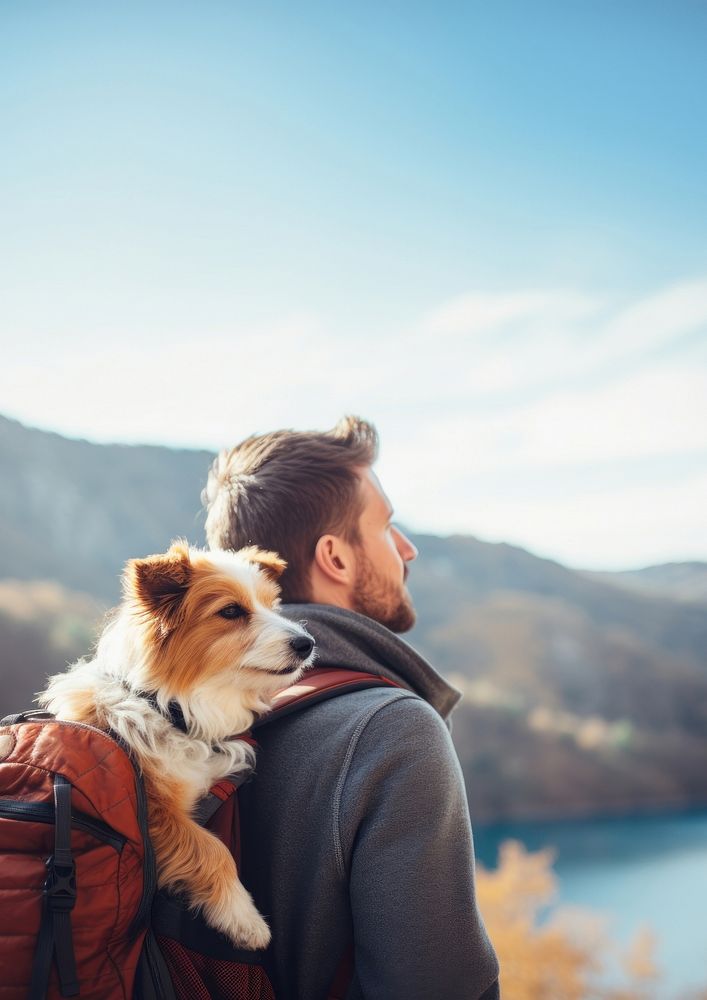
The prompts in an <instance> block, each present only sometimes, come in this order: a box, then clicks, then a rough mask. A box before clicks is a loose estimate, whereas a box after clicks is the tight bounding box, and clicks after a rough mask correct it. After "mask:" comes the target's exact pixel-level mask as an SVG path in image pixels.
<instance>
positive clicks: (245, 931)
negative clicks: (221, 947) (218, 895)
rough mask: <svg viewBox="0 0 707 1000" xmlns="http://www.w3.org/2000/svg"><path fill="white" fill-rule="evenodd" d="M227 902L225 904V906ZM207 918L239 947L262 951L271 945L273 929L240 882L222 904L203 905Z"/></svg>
mask: <svg viewBox="0 0 707 1000" xmlns="http://www.w3.org/2000/svg"><path fill="white" fill-rule="evenodd" d="M224 904H225V905H224ZM204 916H205V917H206V919H207V921H208V922H209V923H210V924H211V925H212V926H213V927H217V928H218V930H220V931H221V932H222V933H223V934H225V935H226V936H227V937H229V938H230V939H231V941H232V942H233V943H234V944H235V945H236V947H238V948H246V949H248V950H249V951H259V950H260V949H261V948H267V946H268V945H269V944H270V937H271V935H270V928H269V927H268V925H267V924H266V922H265V920H264V919H263V917H261V915H260V913H259V912H258V910H257V908H256V905H255V903H254V902H253V899H252V897H251V895H250V893H249V892H248V891H247V890H246V889H244V888H243V886H242V885H241V884H240V883H239V882H237V883H235V885H234V886H233V887H232V889H231V890H230V892H229V895H228V899H227V900H226V899H223V900H222V903H221V905H220V906H209V905H208V904H207V905H206V906H205V907H204Z"/></svg>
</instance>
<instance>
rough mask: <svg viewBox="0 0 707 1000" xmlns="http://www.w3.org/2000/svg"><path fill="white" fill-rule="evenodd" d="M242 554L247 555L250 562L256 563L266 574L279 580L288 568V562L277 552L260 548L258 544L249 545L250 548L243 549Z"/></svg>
mask: <svg viewBox="0 0 707 1000" xmlns="http://www.w3.org/2000/svg"><path fill="white" fill-rule="evenodd" d="M241 555H242V556H245V558H246V559H247V560H248V562H252V563H255V564H256V566H258V567H259V568H260V569H261V570H262V571H263V572H264V573H265V575H266V576H268V577H270V579H271V580H274V581H275V582H277V581H278V580H279V579H280V577H281V576H282V574H283V573H284V572H285V570H286V569H287V563H286V562H285V560H284V559H281V558H280V556H279V555H278V554H277V552H268V551H267V550H266V549H260V548H258V546H257V545H249V546H248V548H245V549H241Z"/></svg>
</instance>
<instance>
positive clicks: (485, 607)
mask: <svg viewBox="0 0 707 1000" xmlns="http://www.w3.org/2000/svg"><path fill="white" fill-rule="evenodd" d="M211 457H212V456H211V455H210V454H209V453H207V452H198V451H189V450H172V449H168V448H160V447H146V446H135V447H127V446H121V445H95V444H90V443H88V442H86V441H70V440H67V439H65V438H62V437H60V436H58V435H56V434H49V433H46V432H42V431H38V430H32V429H29V428H26V427H23V426H22V425H20V424H18V423H16V422H14V421H10V420H6V419H4V418H0V467H2V469H3V477H2V480H1V481H0V524H1V525H2V527H1V528H0V578H5V582H4V583H2V584H0V644H1V645H2V649H3V678H4V680H5V683H4V684H3V686H2V690H1V691H0V702H2V704H0V711H1V712H3V713H5V712H9V711H11V710H17V709H18V708H22V707H26V706H27V703H28V698H30V697H31V694H32V693H33V692H34V691H36V690H38V689H39V688H40V687H41V686H42V685H43V683H44V677H45V676H46V674H47V673H50V672H54V671H55V670H57V669H62V667H63V665H64V664H65V663H66V662H67V661H69V660H71V659H73V658H76V657H78V656H79V655H81V654H82V653H84V652H86V651H87V650H88V649H89V647H90V644H91V642H92V638H93V636H94V635H95V633H96V630H97V628H98V625H99V623H100V620H101V616H102V612H103V610H104V609H105V607H106V606H107V605H109V604H111V603H114V602H115V601H116V600H117V598H118V596H119V576H120V571H121V568H122V565H123V563H124V562H125V560H126V559H128V558H130V557H132V556H136V555H145V554H148V553H150V552H157V551H161V550H164V549H165V548H166V547H167V545H168V544H169V542H170V541H171V539H172V538H174V537H177V536H180V535H181V536H185V537H187V538H188V539H189V540H190V541H192V542H195V543H197V544H202V543H203V514H202V512H201V505H200V500H199V495H200V491H201V488H202V487H203V485H204V482H205V478H206V473H207V470H208V467H209V463H210V461H211ZM413 537H414V541H415V544H416V545H417V546H418V549H419V552H420V555H419V558H418V560H417V562H416V563H415V564H414V565H413V566H412V568H411V573H410V587H411V590H412V592H413V596H414V597H415V603H416V607H417V608H418V616H419V617H418V624H417V626H416V627H415V630H414V631H413V632H412V633H411V634H410V636H409V639H410V641H411V642H412V643H413V645H415V646H417V647H418V648H419V649H420V650H421V651H422V652H423V653H424V654H425V655H426V656H427V657H428V658H429V659H430V660H431V662H432V663H434V664H435V665H436V666H437V667H438V669H439V670H440V671H441V672H442V673H443V674H444V675H446V676H447V677H448V678H450V679H451V680H452V682H453V683H455V684H457V685H458V686H459V687H460V688H461V689H462V691H463V693H464V699H463V701H462V703H461V705H460V706H459V707H458V709H457V710H456V711H455V714H454V719H453V732H454V740H455V744H456V746H457V750H458V752H459V756H460V760H461V763H462V767H463V770H464V774H465V778H466V781H467V789H468V793H469V798H470V802H471V806H472V812H473V815H474V817H475V819H476V821H481V820H498V819H510V818H532V817H541V816H571V815H588V814H592V813H594V814H596V813H617V812H619V813H620V812H624V813H625V812H635V811H639V810H650V809H659V808H668V807H676V806H679V807H683V806H690V805H696V804H705V803H707V769H705V768H704V760H705V756H706V755H707V660H706V657H705V651H706V650H707V602H706V601H704V600H701V599H699V597H698V596H696V593H695V588H692V590H691V595H692V596H691V598H690V599H689V600H685V599H684V594H683V593H682V591H681V593H680V594H678V593H676V591H675V582H676V572H675V570H674V569H671V568H670V567H663V568H661V567H651V568H650V569H649V570H648V571H645V574H646V578H651V579H652V581H653V583H654V584H655V583H656V581H660V586H656V585H652V586H644V585H643V584H641V585H639V586H636V585H635V581H634V580H633V579H632V581H631V582H630V583H628V584H627V583H626V581H625V579H624V577H625V576H626V574H596V573H591V574H589V573H583V572H579V571H575V570H572V569H569V568H567V567H565V566H561V565H560V564H558V563H556V562H553V561H552V560H548V559H541V558H538V557H537V556H535V555H532V554H531V553H529V552H526V551H525V550H523V549H520V548H517V547H514V546H510V545H505V544H494V545H492V544H489V543H487V542H484V541H481V540H479V539H476V538H472V537H468V536H459V535H454V536H450V537H446V538H440V537H437V536H433V535H415V536H413ZM661 569H662V570H664V572H663V573H662V575H661V573H660V572H659V571H660V570H661ZM705 572H707V567H705V566H704V564H693V565H692V566H691V569H690V571H689V574H688V576H689V579H690V580H694V581H698V580H699V579H700V574H701V573H705ZM677 576H678V577H679V576H680V574H677ZM685 579H686V576H685V574H684V573H683V575H682V582H681V583H680V587H681V588H682V587H683V586H684V584H685ZM40 581H41V582H40ZM671 581H672V582H671ZM666 587H667V588H668V590H669V591H670V592H669V593H667V594H666ZM671 588H672V589H671ZM87 595H90V596H87Z"/></svg>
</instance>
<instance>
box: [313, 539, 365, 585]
mask: <svg viewBox="0 0 707 1000" xmlns="http://www.w3.org/2000/svg"><path fill="white" fill-rule="evenodd" d="M314 564H315V566H316V567H317V569H319V570H320V571H321V572H322V573H323V574H324V576H325V577H326V578H327V579H328V580H330V581H331V582H332V583H338V584H344V585H346V586H350V585H351V583H352V582H353V576H354V569H355V567H354V560H353V553H352V551H351V546H350V545H348V544H347V543H346V542H344V541H343V540H342V539H341V538H340V537H339V536H338V535H322V537H321V538H320V539H319V541H318V542H317V544H316V546H315V549H314Z"/></svg>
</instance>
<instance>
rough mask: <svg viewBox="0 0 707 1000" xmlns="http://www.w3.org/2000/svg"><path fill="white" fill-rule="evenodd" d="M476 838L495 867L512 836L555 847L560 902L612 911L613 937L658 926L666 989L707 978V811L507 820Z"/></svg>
mask: <svg viewBox="0 0 707 1000" xmlns="http://www.w3.org/2000/svg"><path fill="white" fill-rule="evenodd" d="M474 839H475V844H476V853H477V857H478V859H479V861H481V862H482V863H483V864H484V865H485V866H486V867H488V868H493V867H495V866H496V863H497V855H498V846H499V844H500V843H501V842H502V841H504V840H507V839H514V840H519V841H521V843H523V844H524V845H525V846H526V848H527V849H528V850H531V851H536V850H539V849H541V848H543V847H553V848H554V849H555V852H556V861H555V865H554V870H555V874H556V875H557V876H558V878H559V890H560V897H559V901H560V903H566V904H572V905H577V906H583V907H587V908H590V909H592V910H593V911H595V912H601V913H602V914H606V915H608V917H609V924H608V926H609V930H610V933H611V936H612V938H613V939H614V940H616V941H618V942H621V943H624V944H625V943H628V941H629V940H630V939H631V937H632V935H633V933H634V932H635V931H636V930H637V929H638V928H639V927H642V926H646V925H648V926H650V927H651V928H652V929H653V930H654V931H655V932H656V935H657V937H658V951H657V959H658V963H659V965H660V967H661V971H662V972H663V977H664V978H663V983H664V986H665V989H666V991H667V992H666V996H670V997H672V996H674V995H675V994H676V993H678V992H681V991H683V990H687V989H689V988H695V987H698V986H703V987H704V986H707V812H700V813H690V814H682V815H675V816H662V817H648V818H646V817H641V818H635V819H606V820H590V821H581V822H575V821H572V822H564V823H533V824H503V825H499V826H493V827H485V828H484V827H479V828H477V829H475V831H474ZM661 995H662V994H661Z"/></svg>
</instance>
